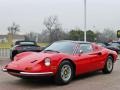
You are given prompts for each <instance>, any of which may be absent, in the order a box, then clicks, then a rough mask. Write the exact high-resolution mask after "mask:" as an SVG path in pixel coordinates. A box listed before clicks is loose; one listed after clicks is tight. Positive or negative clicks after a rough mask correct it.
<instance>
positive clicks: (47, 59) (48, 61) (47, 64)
mask: <svg viewBox="0 0 120 90" xmlns="http://www.w3.org/2000/svg"><path fill="white" fill-rule="evenodd" d="M45 66H50V58H45Z"/></svg>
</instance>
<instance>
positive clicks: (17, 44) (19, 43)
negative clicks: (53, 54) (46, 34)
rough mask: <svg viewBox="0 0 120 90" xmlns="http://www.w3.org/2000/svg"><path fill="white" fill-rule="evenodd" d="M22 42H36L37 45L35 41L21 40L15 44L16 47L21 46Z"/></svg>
mask: <svg viewBox="0 0 120 90" xmlns="http://www.w3.org/2000/svg"><path fill="white" fill-rule="evenodd" d="M20 42H34V43H36V42H35V41H27V40H21V41H16V42H15V45H18V44H20Z"/></svg>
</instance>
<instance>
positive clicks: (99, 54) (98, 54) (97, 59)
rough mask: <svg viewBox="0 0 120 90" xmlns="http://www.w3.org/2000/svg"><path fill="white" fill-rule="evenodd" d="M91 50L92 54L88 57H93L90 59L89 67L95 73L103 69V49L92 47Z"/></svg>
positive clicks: (104, 57)
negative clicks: (90, 66)
mask: <svg viewBox="0 0 120 90" xmlns="http://www.w3.org/2000/svg"><path fill="white" fill-rule="evenodd" d="M93 48H94V49H93V53H91V54H90V55H91V56H93V58H92V59H91V65H92V70H93V71H95V70H99V69H102V68H103V65H104V62H105V59H106V55H105V53H104V51H103V48H100V47H99V46H97V45H93Z"/></svg>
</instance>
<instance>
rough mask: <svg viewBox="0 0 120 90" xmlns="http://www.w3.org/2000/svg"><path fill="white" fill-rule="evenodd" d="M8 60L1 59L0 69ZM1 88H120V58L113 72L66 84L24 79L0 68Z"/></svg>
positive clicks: (10, 89) (84, 89) (55, 89)
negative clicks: (58, 84) (59, 84)
mask: <svg viewBox="0 0 120 90" xmlns="http://www.w3.org/2000/svg"><path fill="white" fill-rule="evenodd" d="M8 62H10V60H9V59H4V60H0V69H1V67H2V66H4V65H5V64H7V63H8ZM0 90H120V60H118V61H117V62H116V63H115V65H114V70H113V72H112V73H111V74H103V73H102V72H94V73H90V74H85V75H80V76H79V77H77V78H76V79H74V80H73V81H72V82H71V83H70V84H68V85H64V86H57V85H56V84H55V83H54V82H53V80H52V79H51V78H44V79H43V78H41V79H36V80H22V79H20V78H17V77H13V76H11V75H9V74H7V73H5V72H2V71H1V70H0Z"/></svg>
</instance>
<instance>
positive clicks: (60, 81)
mask: <svg viewBox="0 0 120 90" xmlns="http://www.w3.org/2000/svg"><path fill="white" fill-rule="evenodd" d="M65 66H69V68H70V69H71V74H70V78H69V79H68V80H63V78H62V76H61V75H62V74H61V73H62V68H63V67H65ZM67 73H68V72H67ZM73 75H74V73H73V66H72V64H71V63H70V62H69V61H63V62H62V63H61V64H60V66H59V68H58V71H57V73H56V76H55V83H56V84H57V85H65V84H68V83H69V82H70V81H71V80H72V78H73Z"/></svg>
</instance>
